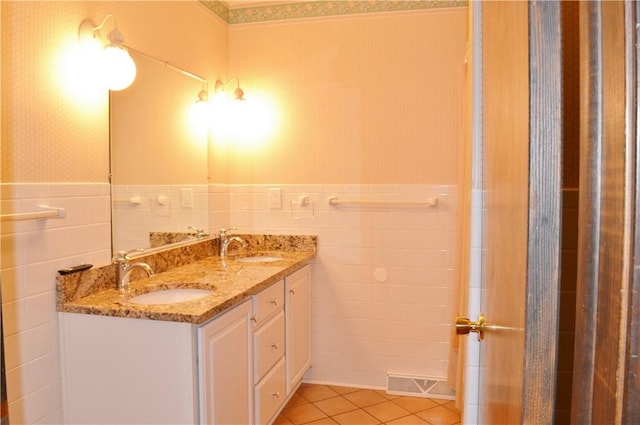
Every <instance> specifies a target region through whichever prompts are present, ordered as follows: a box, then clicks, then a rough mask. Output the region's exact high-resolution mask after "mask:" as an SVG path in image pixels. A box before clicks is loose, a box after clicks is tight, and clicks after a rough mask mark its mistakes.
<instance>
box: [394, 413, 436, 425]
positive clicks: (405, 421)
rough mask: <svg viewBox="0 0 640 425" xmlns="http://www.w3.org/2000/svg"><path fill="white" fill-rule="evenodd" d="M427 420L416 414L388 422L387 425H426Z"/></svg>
mask: <svg viewBox="0 0 640 425" xmlns="http://www.w3.org/2000/svg"><path fill="white" fill-rule="evenodd" d="M425 424H427V422H425V421H424V420H422V419H420V418H419V417H417V416H416V415H409V416H405V417H402V418H398V419H394V420H392V421H389V422H387V425H425Z"/></svg>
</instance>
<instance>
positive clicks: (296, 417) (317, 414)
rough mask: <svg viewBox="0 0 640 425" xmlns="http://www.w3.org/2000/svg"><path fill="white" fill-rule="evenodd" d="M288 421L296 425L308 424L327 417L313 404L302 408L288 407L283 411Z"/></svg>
mask: <svg viewBox="0 0 640 425" xmlns="http://www.w3.org/2000/svg"><path fill="white" fill-rule="evenodd" d="M282 415H284V416H285V417H286V418H287V419H289V420H290V421H291V422H293V423H294V425H300V424H306V423H308V422H311V421H316V420H318V419H322V418H326V417H327V415H326V414H325V413H324V412H322V411H321V410H320V409H318V408H317V407H315V406H314V405H313V404H303V405H301V406H294V407H287V408H285V409H284V410H283V411H282Z"/></svg>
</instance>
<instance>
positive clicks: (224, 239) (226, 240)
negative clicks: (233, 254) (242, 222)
mask: <svg viewBox="0 0 640 425" xmlns="http://www.w3.org/2000/svg"><path fill="white" fill-rule="evenodd" d="M231 230H237V228H236V227H229V228H228V229H220V257H222V258H224V257H226V256H227V249H228V248H229V245H231V243H232V242H238V243H239V244H240V245H242V247H243V248H245V247H246V246H247V243H246V242H245V241H244V239H242V238H241V237H240V236H231V237H228V236H227V232H229V231H231Z"/></svg>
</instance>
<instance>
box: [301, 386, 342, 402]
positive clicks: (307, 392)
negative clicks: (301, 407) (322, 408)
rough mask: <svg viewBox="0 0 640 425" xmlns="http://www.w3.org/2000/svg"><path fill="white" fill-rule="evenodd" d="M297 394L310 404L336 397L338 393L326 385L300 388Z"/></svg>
mask: <svg viewBox="0 0 640 425" xmlns="http://www.w3.org/2000/svg"><path fill="white" fill-rule="evenodd" d="M298 394H300V395H301V396H302V397H304V398H306V399H307V400H309V401H310V402H312V403H313V402H316V401H319V400H324V399H326V398H331V397H335V396H337V395H338V393H336V392H335V391H334V390H332V389H331V388H329V387H328V386H326V385H313V386H310V387H305V388H301V389H299V390H298Z"/></svg>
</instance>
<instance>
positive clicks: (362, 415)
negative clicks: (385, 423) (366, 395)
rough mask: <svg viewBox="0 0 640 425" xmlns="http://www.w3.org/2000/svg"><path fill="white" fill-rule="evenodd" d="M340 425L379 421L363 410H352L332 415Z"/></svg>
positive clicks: (366, 423)
mask: <svg viewBox="0 0 640 425" xmlns="http://www.w3.org/2000/svg"><path fill="white" fill-rule="evenodd" d="M333 420H335V421H336V422H338V423H339V424H340V425H378V424H379V423H380V421H379V420H378V419H376V418H374V417H373V416H371V415H370V414H368V413H367V412H365V411H364V410H360V409H358V410H354V411H352V412H347V413H343V414H341V415H337V416H334V417H333Z"/></svg>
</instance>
